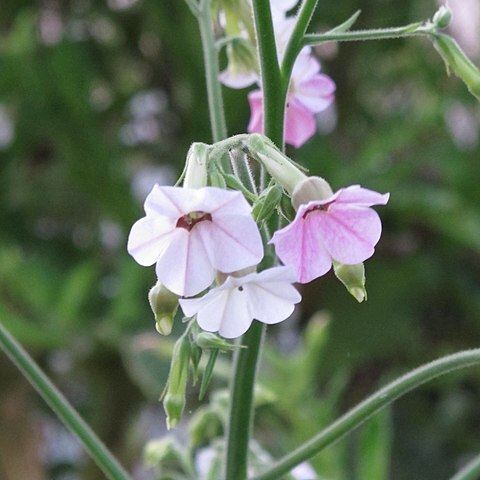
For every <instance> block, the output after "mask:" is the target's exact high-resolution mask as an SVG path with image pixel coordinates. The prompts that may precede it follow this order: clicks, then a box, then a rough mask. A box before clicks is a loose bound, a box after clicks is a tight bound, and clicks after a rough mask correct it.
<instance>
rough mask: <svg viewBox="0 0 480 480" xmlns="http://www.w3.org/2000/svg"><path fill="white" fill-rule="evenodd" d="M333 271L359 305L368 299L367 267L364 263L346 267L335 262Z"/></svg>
mask: <svg viewBox="0 0 480 480" xmlns="http://www.w3.org/2000/svg"><path fill="white" fill-rule="evenodd" d="M333 270H334V272H335V275H336V277H337V278H338V279H339V280H340V281H341V282H342V283H343V284H344V285H345V288H346V289H347V291H348V293H350V295H352V297H354V298H355V300H356V301H357V302H358V303H362V302H363V301H364V300H366V299H367V290H366V289H365V266H364V265H363V263H358V264H357V265H344V264H342V263H338V262H335V261H334V262H333Z"/></svg>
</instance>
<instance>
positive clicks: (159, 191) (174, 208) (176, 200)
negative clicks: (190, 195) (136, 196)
mask: <svg viewBox="0 0 480 480" xmlns="http://www.w3.org/2000/svg"><path fill="white" fill-rule="evenodd" d="M182 190H183V189H182V188H178V187H168V186H162V187H161V186H159V185H155V186H154V187H153V189H152V191H151V192H150V193H149V194H148V196H147V198H146V199H145V213H146V214H147V215H152V216H162V217H168V218H171V219H172V220H173V219H178V218H179V217H181V216H182V215H184V214H185V213H188V206H187V205H186V204H185V203H186V202H185V201H186V199H187V198H186V196H185V194H184V192H183V191H182Z"/></svg>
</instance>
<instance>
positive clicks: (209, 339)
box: [195, 332, 243, 350]
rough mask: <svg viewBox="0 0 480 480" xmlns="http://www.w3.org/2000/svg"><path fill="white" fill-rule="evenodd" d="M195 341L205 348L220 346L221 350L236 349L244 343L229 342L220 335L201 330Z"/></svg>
mask: <svg viewBox="0 0 480 480" xmlns="http://www.w3.org/2000/svg"><path fill="white" fill-rule="evenodd" d="M195 343H196V344H197V345H198V346H199V347H200V348H203V349H214V348H218V349H219V350H236V349H238V348H243V347H242V345H235V344H233V343H229V342H227V341H226V340H224V339H223V338H221V337H219V336H218V335H215V334H214V333H210V332H200V333H199V334H198V335H197V336H196V337H195Z"/></svg>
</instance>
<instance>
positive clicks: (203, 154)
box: [183, 143, 210, 188]
mask: <svg viewBox="0 0 480 480" xmlns="http://www.w3.org/2000/svg"><path fill="white" fill-rule="evenodd" d="M209 151H210V146H209V145H207V144H205V143H192V146H191V147H190V149H189V150H188V153H187V162H186V163H187V169H186V172H185V178H184V180H183V186H184V187H185V188H202V187H205V186H206V185H207V168H208V154H209Z"/></svg>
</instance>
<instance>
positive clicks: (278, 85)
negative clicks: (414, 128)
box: [224, 0, 285, 480]
mask: <svg viewBox="0 0 480 480" xmlns="http://www.w3.org/2000/svg"><path fill="white" fill-rule="evenodd" d="M252 7H253V17H254V23H255V34H256V38H257V49H258V58H259V64H260V73H261V79H262V82H261V83H262V85H261V86H262V91H263V127H264V132H265V135H266V136H267V137H269V138H270V139H271V140H272V141H273V142H274V143H275V144H276V145H278V146H279V148H282V147H283V123H284V121H283V120H284V112H285V92H283V91H282V79H281V75H280V67H279V64H278V57H277V48H276V44H275V34H274V30H273V23H272V15H271V11H270V1H269V0H253V1H252ZM265 330H266V326H265V325H263V324H261V323H259V322H257V321H255V322H253V324H252V326H251V327H250V329H249V330H248V331H247V333H245V335H244V336H243V337H242V340H241V343H242V345H245V346H246V347H247V348H243V349H240V350H238V351H237V352H235V362H234V370H233V378H232V383H231V399H230V414H229V422H228V431H227V445H226V457H225V472H224V475H225V476H224V478H225V480H245V479H246V478H247V470H248V448H249V443H250V434H251V430H252V425H253V402H254V386H255V378H256V373H257V368H258V363H259V359H260V356H261V347H262V341H263V337H264V335H265Z"/></svg>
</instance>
